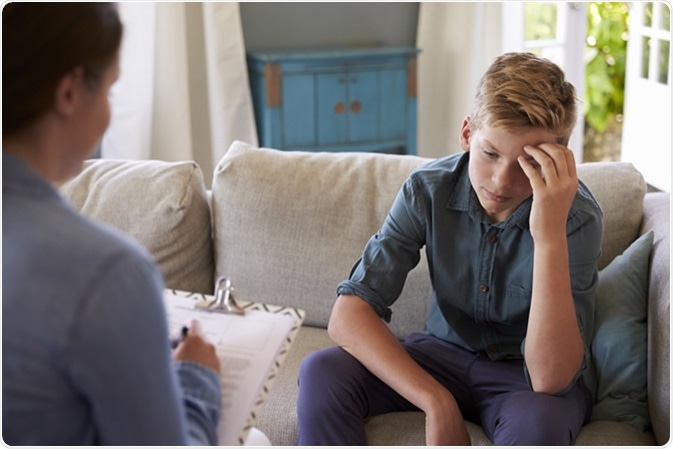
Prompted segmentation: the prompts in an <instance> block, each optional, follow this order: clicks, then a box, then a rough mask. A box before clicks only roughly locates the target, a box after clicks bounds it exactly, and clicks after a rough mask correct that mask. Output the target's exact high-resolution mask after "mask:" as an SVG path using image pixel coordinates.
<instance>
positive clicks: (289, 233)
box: [212, 142, 431, 333]
mask: <svg viewBox="0 0 673 449" xmlns="http://www.w3.org/2000/svg"><path fill="white" fill-rule="evenodd" d="M427 161H429V160H428V159H423V158H420V157H415V156H404V157H403V156H398V157H394V156H389V155H382V154H375V153H308V152H284V151H278V150H273V149H265V148H255V147H252V146H250V145H247V144H244V143H242V142H236V143H234V144H233V145H232V147H231V148H230V149H229V151H228V152H227V154H226V155H225V156H224V157H223V159H222V160H221V161H220V163H219V164H218V165H217V167H216V168H215V174H214V177H213V186H212V212H213V224H214V236H215V242H216V246H215V266H216V271H217V274H218V275H226V276H229V277H230V278H231V279H232V282H233V283H234V286H235V287H236V289H237V292H238V295H239V297H241V298H242V299H246V300H251V301H262V302H267V303H271V304H278V305H288V306H294V307H299V308H302V309H304V310H306V312H307V314H306V319H305V323H306V324H309V325H315V326H325V325H326V324H327V321H328V319H329V315H330V312H331V310H332V306H333V304H334V300H335V299H336V286H337V284H338V283H339V282H340V281H342V280H343V279H346V278H347V277H348V273H349V272H350V269H351V267H352V265H353V263H354V262H355V260H356V259H357V258H358V257H359V256H360V254H361V252H362V249H363V248H364V245H365V243H366V242H367V240H368V239H369V237H370V236H371V235H373V234H374V233H375V232H376V231H377V229H378V228H379V226H380V225H381V224H382V223H383V219H384V217H385V215H386V214H387V212H388V209H389V208H390V206H391V205H392V202H393V199H394V197H395V195H396V194H397V191H398V189H399V188H400V186H401V185H402V182H403V181H404V179H406V177H407V176H408V175H409V173H411V171H412V170H413V169H414V168H416V167H417V166H419V165H421V164H423V163H425V162H427ZM430 294H431V292H430V285H429V282H428V275H427V269H426V268H425V263H424V262H421V263H420V264H419V266H418V267H417V268H416V269H415V270H413V271H412V273H410V275H409V277H408V278H407V283H406V286H405V288H404V290H403V292H402V296H401V298H400V300H399V301H398V304H405V305H406V307H404V311H405V312H404V313H405V315H406V316H398V315H401V314H397V313H395V312H394V309H393V322H392V325H393V327H394V328H395V329H397V330H398V333H407V332H409V331H411V330H412V326H414V327H417V323H419V322H420V323H422V322H423V321H424V319H425V316H426V313H427V307H428V300H429V298H430ZM419 299H420V301H419Z"/></svg>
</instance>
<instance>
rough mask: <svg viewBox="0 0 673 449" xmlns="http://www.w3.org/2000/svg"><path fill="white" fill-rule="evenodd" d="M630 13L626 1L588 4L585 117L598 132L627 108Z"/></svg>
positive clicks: (604, 128)
mask: <svg viewBox="0 0 673 449" xmlns="http://www.w3.org/2000/svg"><path fill="white" fill-rule="evenodd" d="M628 13H629V7H628V3H627V2H591V3H589V4H587V20H588V22H587V41H586V60H585V63H586V75H585V76H586V78H585V80H586V92H585V95H586V98H585V103H584V117H585V119H586V121H587V123H588V124H589V126H590V127H592V128H594V129H595V130H596V131H597V132H599V133H603V132H604V131H605V130H606V129H607V127H608V125H609V124H610V121H611V120H615V119H619V118H620V117H621V115H622V114H623V112H624V76H625V72H626V42H627V40H628Z"/></svg>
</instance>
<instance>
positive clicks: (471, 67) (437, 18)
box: [417, 2, 502, 157]
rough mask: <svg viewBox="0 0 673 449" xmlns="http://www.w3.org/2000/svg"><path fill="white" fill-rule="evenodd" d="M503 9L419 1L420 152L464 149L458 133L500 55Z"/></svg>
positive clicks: (426, 154) (479, 4) (481, 4)
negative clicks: (483, 79) (482, 80)
mask: <svg viewBox="0 0 673 449" xmlns="http://www.w3.org/2000/svg"><path fill="white" fill-rule="evenodd" d="M500 11H501V5H500V3H497V2H494V3H490V2H437V3H435V2H421V4H420V11H419V19H418V34H417V46H418V47H419V48H420V49H421V50H422V51H421V54H420V55H419V58H418V61H419V63H418V154H419V155H420V156H424V157H442V156H446V155H447V154H451V153H456V152H458V151H461V149H460V146H459V141H458V137H459V131H460V125H461V123H462V121H463V118H464V117H465V116H467V115H469V114H470V110H471V107H472V98H473V97H474V94H475V92H476V88H477V83H478V81H479V78H480V77H481V75H482V74H483V72H484V71H485V70H486V68H488V66H489V65H490V64H491V62H492V61H493V58H495V57H496V56H498V55H499V54H500V53H501V52H502V43H501V32H500V30H501V14H500Z"/></svg>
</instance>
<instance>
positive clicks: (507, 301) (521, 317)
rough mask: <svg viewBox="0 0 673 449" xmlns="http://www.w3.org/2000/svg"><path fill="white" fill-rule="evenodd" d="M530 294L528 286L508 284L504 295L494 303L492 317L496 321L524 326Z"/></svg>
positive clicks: (526, 319)
mask: <svg viewBox="0 0 673 449" xmlns="http://www.w3.org/2000/svg"><path fill="white" fill-rule="evenodd" d="M531 294H532V290H531V289H530V288H526V287H522V286H520V285H516V284H509V285H508V286H507V288H506V290H505V297H504V298H503V299H502V300H501V301H498V302H497V303H496V307H495V310H494V315H493V316H492V317H493V318H494V320H495V321H496V322H498V323H502V324H507V325H515V326H517V325H518V326H522V327H525V326H526V323H527V322H528V312H529V310H530V298H531ZM520 330H521V329H517V330H516V331H520Z"/></svg>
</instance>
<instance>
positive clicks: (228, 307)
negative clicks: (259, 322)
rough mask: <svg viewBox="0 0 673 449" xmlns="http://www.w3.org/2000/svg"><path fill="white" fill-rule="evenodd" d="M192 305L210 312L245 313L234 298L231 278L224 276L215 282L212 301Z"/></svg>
mask: <svg viewBox="0 0 673 449" xmlns="http://www.w3.org/2000/svg"><path fill="white" fill-rule="evenodd" d="M194 307H196V308H197V309H207V310H208V311H210V312H219V313H227V314H231V315H245V310H243V309H242V308H241V307H239V305H238V304H236V301H235V300H234V287H232V286H231V279H229V278H228V277H224V276H222V277H220V278H219V279H218V280H217V282H216V283H215V298H214V299H213V300H212V301H199V302H197V303H196V305H195V306H194Z"/></svg>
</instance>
